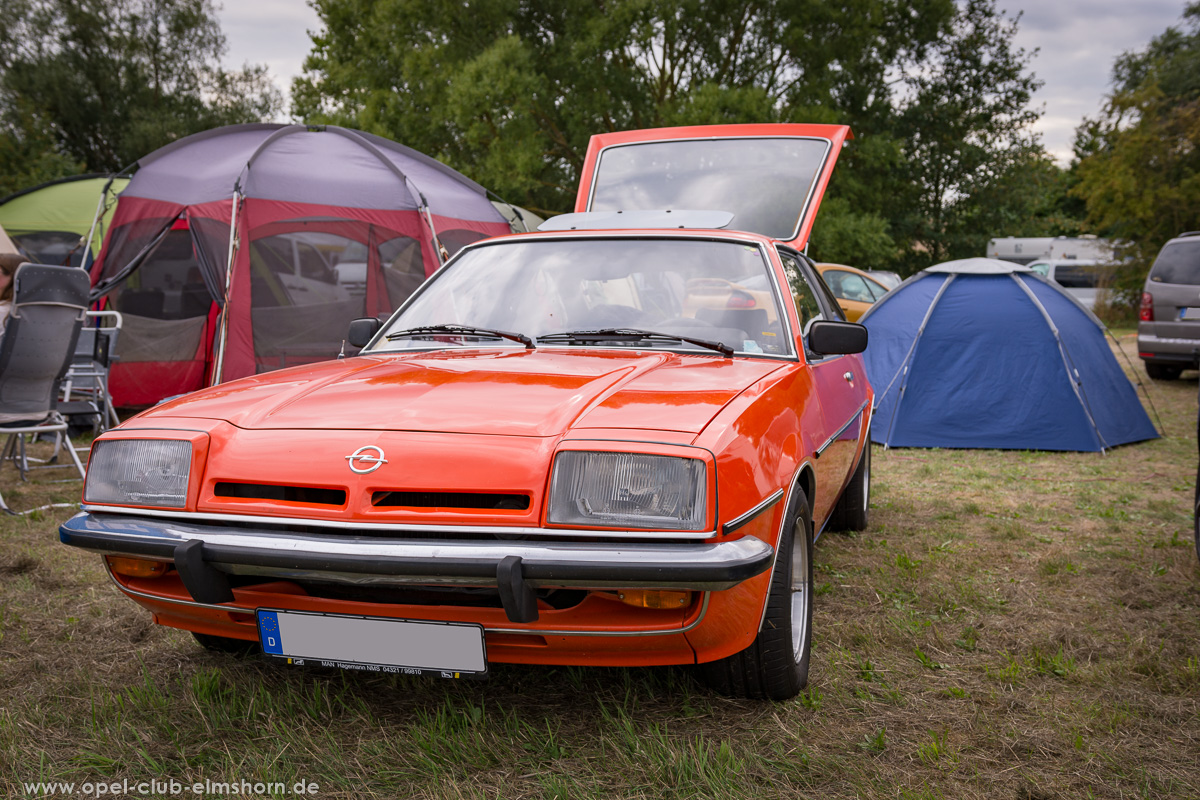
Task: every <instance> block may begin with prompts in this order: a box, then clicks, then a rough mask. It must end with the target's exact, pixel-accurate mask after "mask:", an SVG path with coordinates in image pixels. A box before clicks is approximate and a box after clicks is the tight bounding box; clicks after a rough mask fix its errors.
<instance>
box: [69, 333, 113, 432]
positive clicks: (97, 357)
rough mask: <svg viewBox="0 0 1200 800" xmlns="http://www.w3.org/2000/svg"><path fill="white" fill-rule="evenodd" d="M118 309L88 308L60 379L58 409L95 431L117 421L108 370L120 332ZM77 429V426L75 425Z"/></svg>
mask: <svg viewBox="0 0 1200 800" xmlns="http://www.w3.org/2000/svg"><path fill="white" fill-rule="evenodd" d="M121 324H122V319H121V314H120V312H118V311H89V312H87V320H86V323H85V324H84V326H83V328H82V330H80V332H79V339H78V340H77V341H76V343H75V354H74V356H73V357H72V359H71V366H70V368H69V369H68V370H67V375H66V377H65V379H64V380H63V386H62V402H61V403H60V404H59V411H60V412H62V414H63V416H65V417H66V418H67V419H68V420H69V421H70V422H72V424H77V422H78V421H79V420H84V421H85V424H89V425H91V427H92V432H93V434H99V433H102V432H103V431H106V430H108V429H109V428H110V427H115V426H117V425H120V424H121V420H120V419H119V418H118V417H117V410H116V409H115V408H113V404H112V398H111V397H110V396H109V394H108V370H109V367H110V366H111V365H112V363H113V362H115V361H116V360H117V357H116V356H115V355H113V353H114V351H115V350H116V347H117V335H118V334H120V332H121ZM76 430H78V428H76Z"/></svg>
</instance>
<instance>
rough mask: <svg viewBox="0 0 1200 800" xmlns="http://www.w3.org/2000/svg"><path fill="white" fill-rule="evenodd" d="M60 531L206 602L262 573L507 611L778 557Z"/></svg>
mask: <svg viewBox="0 0 1200 800" xmlns="http://www.w3.org/2000/svg"><path fill="white" fill-rule="evenodd" d="M596 535H597V536H602V535H604V533H603V532H602V531H597V532H596ZM59 538H60V539H61V541H62V542H63V544H68V545H71V546H73V547H80V548H83V549H84V550H90V551H92V552H96V553H104V554H107V555H124V556H134V557H140V558H152V559H158V560H163V561H172V562H174V563H175V565H176V567H177V569H178V570H179V572H180V576H181V577H182V578H183V580H184V584H185V585H186V586H187V588H188V591H189V592H191V594H192V595H193V597H195V599H196V600H198V601H200V602H227V601H228V599H231V598H232V595H231V594H229V589H228V582H227V581H226V580H225V578H224V577H223V576H224V575H257V576H266V577H273V578H280V579H289V580H315V581H324V582H333V583H344V584H355V585H360V586H361V585H367V586H370V585H406V584H407V585H414V584H415V585H425V586H431V585H432V586H484V587H491V586H495V587H497V588H498V589H499V590H500V594H501V597H502V599H505V609H506V610H509V605H510V604H509V602H508V601H507V598H508V597H510V596H513V597H517V598H518V601H519V599H520V598H522V597H524V598H526V599H527V600H528V598H529V597H530V596H531V594H532V590H534V589H537V588H540V587H543V586H546V587H549V586H554V587H577V588H588V589H606V588H625V589H635V588H636V589H681V590H692V591H717V590H721V589H729V588H731V587H733V586H736V585H737V584H739V583H741V582H742V581H745V580H747V579H749V578H753V577H754V576H756V575H759V574H761V573H763V572H765V571H766V570H767V569H768V568H769V567H770V566H771V563H772V559H773V556H774V550H773V548H772V547H771V546H770V545H769V544H767V543H766V542H763V541H762V540H760V539H756V538H754V537H752V536H744V537H742V538H740V539H734V540H731V541H725V542H715V543H707V542H706V543H696V542H678V543H675V542H665V543H664V542H653V543H651V542H632V543H628V544H591V543H585V542H575V541H569V542H546V541H512V542H506V541H495V540H488V541H435V540H429V539H403V538H378V537H374V536H371V537H368V536H361V535H353V534H349V533H347V534H334V533H331V534H328V535H326V534H320V535H315V534H311V533H291V532H279V533H275V532H271V531H264V530H248V529H245V528H237V527H232V526H230V527H226V526H221V525H212V524H206V525H195V524H189V523H187V522H181V521H178V520H173V519H166V518H161V517H139V516H132V515H124V514H97V513H87V512H84V513H81V514H77V515H76V516H74V517H72V518H71V519H69V520H67V521H66V522H65V523H63V525H62V526H61V527H60V528H59ZM214 573H220V574H214ZM222 584H223V585H224V588H223V590H222ZM214 586H215V588H214ZM201 595H202V596H201ZM222 598H224V599H222ZM519 604H520V603H519V602H518V605H519ZM527 613H528V611H526V614H518V615H519V616H525V615H527ZM512 616H513V612H512V611H511V610H510V617H512ZM514 621H521V620H514Z"/></svg>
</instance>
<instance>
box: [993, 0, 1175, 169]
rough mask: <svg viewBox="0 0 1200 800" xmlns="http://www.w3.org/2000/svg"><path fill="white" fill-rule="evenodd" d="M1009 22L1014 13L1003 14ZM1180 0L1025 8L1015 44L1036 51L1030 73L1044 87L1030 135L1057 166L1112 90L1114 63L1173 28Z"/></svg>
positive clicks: (1070, 1)
mask: <svg viewBox="0 0 1200 800" xmlns="http://www.w3.org/2000/svg"><path fill="white" fill-rule="evenodd" d="M1007 10H1008V11H1009V14H1010V16H1013V15H1015V13H1016V11H1018V10H1020V9H1019V8H1008V9H1007ZM1182 15H1183V2H1182V0H1138V2H1137V3H1131V2H1129V0H1054V1H1053V2H1040V3H1029V4H1028V7H1027V8H1026V9H1025V11H1024V13H1023V14H1022V15H1021V20H1020V24H1019V27H1018V29H1017V36H1016V39H1015V44H1016V45H1017V46H1018V47H1022V48H1024V49H1025V50H1027V51H1030V52H1032V51H1034V50H1035V49H1036V50H1037V53H1036V55H1034V56H1033V59H1032V61H1031V64H1030V66H1031V69H1032V70H1033V73H1034V74H1035V75H1037V77H1038V78H1039V79H1041V80H1042V81H1044V82H1045V83H1044V85H1043V87H1042V88H1041V89H1040V90H1039V91H1038V92H1037V93H1036V94H1035V95H1034V97H1033V102H1034V105H1035V106H1040V107H1044V108H1045V114H1044V116H1043V117H1042V119H1041V120H1040V121H1039V122H1038V123H1037V125H1035V126H1034V129H1035V130H1036V131H1038V132H1039V133H1041V134H1042V141H1043V142H1044V143H1045V145H1046V149H1047V150H1049V151H1050V152H1051V154H1052V155H1054V156H1055V157H1056V158H1058V159H1059V160H1060V161H1061V162H1063V163H1066V162H1067V161H1068V160H1069V159H1070V157H1071V145H1072V142H1073V141H1074V138H1075V129H1076V128H1077V127H1078V126H1079V124H1080V123H1081V122H1082V121H1083V119H1084V117H1088V116H1095V114H1096V113H1097V112H1098V111H1099V110H1100V108H1101V106H1102V104H1103V100H1104V96H1105V95H1106V94H1107V93H1108V92H1109V91H1110V89H1111V85H1110V82H1111V79H1112V67H1113V62H1115V61H1116V59H1117V57H1118V56H1120V55H1121V54H1122V53H1125V52H1128V51H1131V50H1140V49H1142V48H1144V47H1146V46H1147V45H1148V44H1149V43H1150V40H1151V39H1153V38H1154V37H1155V36H1158V35H1159V34H1161V33H1162V32H1163V31H1165V30H1166V29H1167V28H1168V27H1170V26H1172V25H1178V24H1179V22H1180V18H1181V17H1182Z"/></svg>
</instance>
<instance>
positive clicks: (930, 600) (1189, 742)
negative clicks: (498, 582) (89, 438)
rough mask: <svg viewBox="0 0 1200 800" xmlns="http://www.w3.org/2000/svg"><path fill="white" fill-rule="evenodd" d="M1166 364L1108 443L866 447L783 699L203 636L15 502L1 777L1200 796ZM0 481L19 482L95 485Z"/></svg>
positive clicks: (1186, 486) (1186, 526) (1186, 522)
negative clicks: (805, 652) (217, 643)
mask: <svg viewBox="0 0 1200 800" xmlns="http://www.w3.org/2000/svg"><path fill="white" fill-rule="evenodd" d="M1122 341H1123V343H1124V344H1126V345H1131V344H1132V341H1131V340H1130V338H1129V337H1128V336H1125V337H1124V338H1123V339H1122ZM1151 390H1152V391H1153V392H1154V401H1155V403H1156V405H1157V406H1158V410H1159V413H1160V414H1161V415H1162V418H1163V423H1164V424H1165V426H1166V429H1167V432H1168V433H1169V434H1170V435H1169V437H1168V438H1165V439H1162V440H1158V441H1155V442H1150V443H1145V444H1139V445H1134V446H1129V447H1123V448H1118V449H1116V450H1113V451H1111V452H1110V453H1108V454H1107V455H1096V454H1076V453H1023V452H995V451H925V450H892V451H883V450H881V449H876V451H875V454H874V466H875V473H876V475H875V483H874V492H875V494H874V497H873V502H872V507H873V508H872V525H871V528H870V529H869V530H868V531H867V532H865V533H863V534H857V535H846V534H838V533H830V534H826V535H824V536H822V537H821V540H820V542H819V543H818V545H817V548H816V590H817V605H816V614H815V619H814V629H815V642H814V651H813V667H812V677H811V684H810V687H809V688H808V690H807V691H806V692H804V693H803V694H802V695H800V696H799V697H798V698H796V699H795V700H792V701H790V702H787V703H779V704H769V703H757V702H747V701H734V700H729V699H726V698H722V697H719V696H716V695H713V694H711V693H710V692H708V691H706V690H704V689H703V688H701V687H700V686H699V685H698V684H696V683H695V682H694V681H693V680H692V678H691V675H690V673H689V672H688V671H687V670H685V669H654V670H602V669H576V668H549V667H545V668H528V667H505V666H499V667H497V668H496V669H495V671H494V674H493V676H492V678H491V679H490V680H489V681H487V682H483V683H467V682H462V683H454V682H443V681H436V680H414V679H407V678H401V677H395V676H378V675H369V674H365V673H339V672H334V671H325V670H319V669H314V670H300V669H287V668H281V667H278V666H275V665H273V664H268V663H263V662H260V661H258V660H256V659H253V658H251V659H237V658H234V657H228V656H223V655H218V654H212V653H209V652H206V651H204V650H202V649H200V648H199V647H198V646H197V645H195V644H194V642H193V641H192V640H191V638H190V637H189V636H188V635H186V634H184V633H182V632H179V631H174V630H168V629H163V628H160V627H158V626H155V625H153V624H151V622H150V620H149V619H148V616H147V615H146V614H145V612H143V611H141V610H140V609H139V608H138V607H136V606H134V605H133V604H132V603H131V602H129V601H128V600H125V599H124V598H122V597H121V596H120V595H118V593H117V592H116V591H115V590H114V589H113V588H112V587H111V585H110V584H109V583H108V580H107V578H106V576H105V575H104V573H103V571H102V569H101V567H100V565H99V563H98V559H97V558H95V557H91V556H88V555H86V554H83V553H80V552H78V551H75V550H71V549H69V548H66V547H62V546H61V545H59V544H57V541H56V539H57V537H56V533H55V531H56V527H57V524H58V523H59V521H61V520H62V519H64V518H65V517H66V516H67V515H68V514H69V513H70V512H68V511H60V510H50V511H47V512H46V513H45V514H44V515H43V518H42V519H29V518H20V519H16V518H8V519H2V520H0V693H2V696H3V697H4V701H3V703H0V781H4V782H5V786H6V790H0V791H6V793H7V794H8V795H9V796H21V795H22V794H23V792H22V787H21V784H22V783H24V782H26V781H39V780H41V781H59V780H62V781H74V782H76V783H77V784H78V783H82V782H84V781H97V780H105V781H114V780H115V781H120V780H124V779H129V780H130V781H131V782H132V783H136V782H137V781H145V780H149V779H151V778H166V779H169V778H176V779H178V780H181V781H187V782H189V783H190V782H192V781H204V780H206V779H207V780H211V781H215V782H222V781H235V782H236V781H240V780H243V779H245V780H249V781H251V782H282V783H284V784H286V785H287V786H289V787H291V786H292V785H293V784H295V783H296V782H297V781H300V780H305V781H309V782H317V783H318V784H319V786H320V790H319V793H318V795H317V796H319V797H336V798H360V797H379V798H392V797H416V798H447V797H448V798H495V797H505V798H508V797H519V798H597V799H599V798H605V799H606V800H607V799H608V798H621V797H627V798H663V797H665V798H728V797H754V798H760V797H768V798H769V797H779V798H794V797H798V796H802V797H810V796H812V797H815V796H820V797H825V798H858V797H871V798H875V797H878V798H912V799H913V800H916V799H917V798H1009V799H1010V800H1034V799H1035V798H1036V799H1037V800H1046V799H1048V798H1087V797H1096V798H1137V797H1147V798H1158V797H1200V714H1198V709H1197V698H1200V650H1198V649H1197V642H1198V641H1200V568H1198V566H1197V560H1196V553H1195V551H1194V549H1193V539H1192V532H1191V497H1192V491H1193V481H1194V475H1195V469H1196V439H1195V430H1196V426H1195V423H1196V391H1197V384H1196V381H1195V379H1191V380H1184V381H1179V382H1175V383H1157V384H1154V385H1153V386H1152V387H1151ZM0 489H3V491H4V493H5V496H6V498H7V499H8V500H9V501H10V503H11V504H13V505H14V506H16V507H19V508H28V507H31V506H34V505H40V504H43V503H47V502H52V501H58V500H63V499H66V500H69V499H72V497H73V496H74V495H76V494H77V492H78V485H77V484H75V485H61V484H45V483H36V482H35V483H33V484H30V485H28V486H25V487H20V486H18V485H17V484H16V481H15V479H14V477H13V473H12V472H11V471H9V470H8V469H6V470H5V471H4V472H3V473H0ZM132 796H139V795H137V794H134V795H132ZM193 796H194V795H193ZM263 796H265V795H263Z"/></svg>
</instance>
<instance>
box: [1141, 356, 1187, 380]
mask: <svg viewBox="0 0 1200 800" xmlns="http://www.w3.org/2000/svg"><path fill="white" fill-rule="evenodd" d="M1182 372H1183V367H1173V366H1171V365H1170V364H1154V363H1152V362H1150V361H1147V362H1146V374H1147V375H1149V376H1150V377H1151V378H1152V379H1153V380H1156V381H1173V380H1176V379H1177V378H1179V375H1180V374H1181V373H1182Z"/></svg>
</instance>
